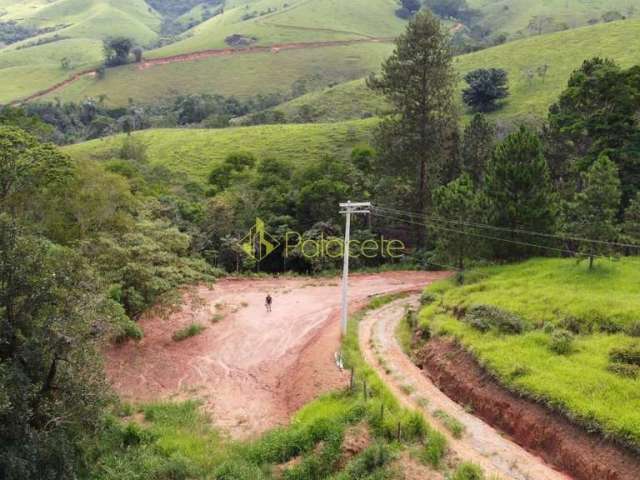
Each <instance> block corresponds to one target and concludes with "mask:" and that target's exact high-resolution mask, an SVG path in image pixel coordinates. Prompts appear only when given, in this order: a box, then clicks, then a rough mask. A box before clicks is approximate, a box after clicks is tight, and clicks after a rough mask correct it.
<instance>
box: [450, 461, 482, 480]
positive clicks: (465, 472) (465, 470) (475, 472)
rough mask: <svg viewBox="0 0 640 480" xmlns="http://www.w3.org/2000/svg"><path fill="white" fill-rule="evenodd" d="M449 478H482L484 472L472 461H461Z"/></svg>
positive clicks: (467, 479) (475, 479) (474, 479)
mask: <svg viewBox="0 0 640 480" xmlns="http://www.w3.org/2000/svg"><path fill="white" fill-rule="evenodd" d="M451 480H484V473H482V469H481V468H480V467H479V466H477V465H474V464H473V463H463V464H461V465H460V466H459V467H458V468H457V470H456V473H454V474H453V477H451Z"/></svg>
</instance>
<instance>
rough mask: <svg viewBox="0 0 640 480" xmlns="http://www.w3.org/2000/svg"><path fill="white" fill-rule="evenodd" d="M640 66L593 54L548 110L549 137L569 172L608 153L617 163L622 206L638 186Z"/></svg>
mask: <svg viewBox="0 0 640 480" xmlns="http://www.w3.org/2000/svg"><path fill="white" fill-rule="evenodd" d="M638 85H640V67H638V66H636V67H632V68H630V69H628V70H623V69H621V68H620V67H619V66H618V65H616V64H615V63H614V62H613V61H612V60H604V59H601V58H593V59H591V60H587V61H585V62H584V63H583V65H582V67H581V68H580V69H578V70H576V71H575V72H574V73H573V74H572V75H571V78H570V79H569V83H568V86H567V89H566V90H565V91H564V92H563V93H562V94H561V95H560V98H559V99H558V101H557V102H556V103H555V104H554V105H552V106H551V108H550V110H549V127H550V141H551V142H552V145H553V147H554V149H555V150H556V155H558V156H559V157H560V158H561V159H562V161H563V162H564V163H566V164H567V166H566V167H565V168H564V169H565V170H569V171H577V172H585V171H587V170H588V168H589V167H590V166H591V165H592V164H593V163H594V162H595V161H596V160H597V159H598V158H599V157H600V156H601V154H603V153H604V154H606V155H607V156H608V157H609V158H610V159H611V160H612V161H613V162H614V163H615V164H616V165H617V167H618V170H619V174H620V179H621V181H622V182H621V189H622V208H626V206H627V205H628V204H629V202H630V200H631V199H632V198H633V197H635V195H636V192H637V191H638V185H640V163H639V162H638V161H637V158H638V152H639V151H640V116H639V115H638V111H639V109H640V108H639V107H638V105H639V104H640V88H638Z"/></svg>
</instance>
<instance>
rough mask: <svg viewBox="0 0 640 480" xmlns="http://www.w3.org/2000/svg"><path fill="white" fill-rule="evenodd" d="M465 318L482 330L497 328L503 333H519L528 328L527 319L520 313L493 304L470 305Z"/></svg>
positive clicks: (467, 321)
mask: <svg viewBox="0 0 640 480" xmlns="http://www.w3.org/2000/svg"><path fill="white" fill-rule="evenodd" d="M463 320H464V321H465V322H466V323H468V324H469V325H471V326H472V327H473V328H475V329H477V330H480V331H481V332H488V331H489V330H491V329H492V328H495V329H496V330H497V331H499V332H501V333H506V334H519V333H522V332H524V331H525V330H526V328H527V325H526V323H525V321H524V320H523V319H522V318H521V317H519V316H518V315H516V314H514V313H511V312H507V311H505V310H502V309H500V308H498V307H494V306H492V305H474V306H472V307H470V308H469V310H468V311H467V312H466V314H465V316H464V319H463Z"/></svg>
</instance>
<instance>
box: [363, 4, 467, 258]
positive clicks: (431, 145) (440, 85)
mask: <svg viewBox="0 0 640 480" xmlns="http://www.w3.org/2000/svg"><path fill="white" fill-rule="evenodd" d="M424 52H429V55H425V54H424ZM455 82H456V80H455V73H454V70H453V65H452V58H451V49H450V44H449V39H448V35H447V33H446V31H445V28H444V27H443V26H442V25H441V24H440V22H439V21H438V19H437V18H435V17H434V16H433V14H431V13H430V12H420V13H419V14H418V15H416V17H415V18H414V19H413V20H411V21H410V22H409V25H408V26H407V30H406V32H405V33H404V34H403V35H401V36H400V37H398V40H397V42H396V49H395V51H394V53H393V54H392V55H391V57H389V58H388V59H387V60H386V61H385V62H384V63H383V65H382V73H381V75H380V76H379V77H374V76H372V77H370V78H369V80H368V85H369V87H370V88H372V89H374V90H376V91H378V92H380V93H381V94H382V95H384V96H385V97H386V99H387V101H388V102H389V103H390V104H391V105H392V108H393V113H394V114H395V115H393V116H389V117H388V118H386V119H385V120H384V121H383V122H382V123H381V124H380V126H379V128H378V130H377V132H376V140H375V144H376V149H377V151H378V152H379V157H380V158H379V162H378V165H377V167H378V169H377V170H378V172H379V173H378V174H379V175H380V176H383V177H384V180H383V181H381V182H380V184H379V186H378V193H379V197H380V198H382V199H383V200H384V199H387V200H388V203H389V204H391V203H395V204H401V205H398V206H402V207H405V208H406V207H409V208H408V209H410V210H412V211H416V212H420V213H423V212H425V208H426V206H427V204H428V203H429V201H430V199H431V193H432V192H433V188H434V187H435V186H437V185H439V183H440V181H441V180H440V178H441V176H442V175H443V172H444V171H445V165H444V163H445V162H447V164H448V163H449V162H448V160H449V159H448V154H450V153H451V152H454V151H455V149H456V148H457V147H455V145H454V144H455V141H454V138H455V137H456V136H457V117H456V109H455V106H454V100H453V91H454V87H455ZM445 159H446V160H445ZM398 197H400V198H402V200H401V201H398ZM402 203H404V205H402ZM415 230H416V232H415V234H416V242H417V246H418V247H419V248H420V247H423V246H424V242H425V233H424V231H423V230H424V229H423V228H422V227H420V226H416V227H415Z"/></svg>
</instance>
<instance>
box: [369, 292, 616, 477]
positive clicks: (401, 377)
mask: <svg viewBox="0 0 640 480" xmlns="http://www.w3.org/2000/svg"><path fill="white" fill-rule="evenodd" d="M417 303H418V301H417V297H415V296H414V297H410V298H407V299H402V300H398V301H396V302H393V303H391V304H389V305H387V306H385V307H383V308H381V309H379V310H375V311H373V312H371V313H370V314H368V315H367V316H366V318H365V319H364V320H363V321H362V322H361V324H360V338H359V341H360V348H361V349H362V352H363V355H364V357H365V359H366V360H367V362H368V363H369V364H370V365H371V366H372V367H373V368H375V369H376V371H377V372H378V374H379V375H380V376H381V377H382V378H383V379H384V381H385V383H386V384H387V385H388V386H389V388H390V389H391V390H392V391H393V393H394V394H395V395H396V397H397V398H399V399H400V400H401V402H403V403H404V405H406V406H408V407H411V408H416V409H418V410H420V411H421V412H423V413H424V414H425V416H426V417H427V418H428V420H429V421H430V423H431V424H432V425H435V426H439V427H440V428H439V429H440V430H441V431H442V433H443V434H445V436H447V438H448V441H449V447H450V453H451V455H452V457H453V458H450V459H449V460H450V462H454V461H456V459H457V460H463V461H472V462H474V463H477V464H478V465H480V466H482V468H483V469H484V470H485V472H486V473H487V474H488V475H496V476H497V478H501V479H505V480H506V479H515V480H566V479H568V478H571V477H568V476H567V475H564V474H562V473H559V472H558V471H556V470H555V469H553V468H552V467H551V466H549V465H547V464H546V463H545V462H544V461H543V460H542V459H541V458H539V457H538V456H536V455H534V454H532V453H529V452H527V451H526V450H525V449H524V448H522V447H520V446H519V445H517V444H516V443H515V442H513V441H511V440H510V439H508V438H505V437H504V436H503V435H502V434H501V433H500V432H499V431H497V430H495V429H494V428H492V427H491V426H490V425H488V424H487V423H485V422H484V421H482V420H480V419H479V418H477V417H475V416H474V415H473V414H472V413H469V412H467V411H466V410H465V408H463V407H462V406H461V405H459V404H458V403H456V402H455V401H453V400H452V399H450V398H449V397H447V396H446V395H445V394H444V393H442V392H441V391H440V390H439V389H438V387H437V386H436V385H435V384H434V383H433V382H432V381H431V380H430V379H429V378H428V377H427V376H425V375H424V374H423V372H422V370H420V368H418V367H417V366H416V365H415V364H414V363H413V362H412V361H411V359H409V357H407V355H405V353H404V352H403V351H402V347H401V346H400V345H399V344H398V341H397V339H396V336H395V330H396V327H397V326H398V323H399V322H400V320H401V319H402V317H403V315H404V312H405V309H406V308H407V307H408V306H412V307H414V308H415V307H416V306H417ZM461 368H465V367H461ZM462 404H465V402H462ZM504 408H506V405H505V406H504ZM438 411H440V412H445V413H446V414H448V415H449V416H451V417H453V418H455V419H456V420H458V421H459V422H461V423H462V424H463V425H464V433H463V435H462V437H461V438H454V436H453V435H451V434H450V433H449V432H448V431H447V430H446V428H445V427H444V425H443V423H442V420H441V419H440V418H438V417H437V416H436V415H435V413H436V412H438ZM499 412H500V409H497V410H496V413H497V414H498V415H499ZM590 478H591V480H604V479H605V478H608V477H599V476H594V477H590Z"/></svg>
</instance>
